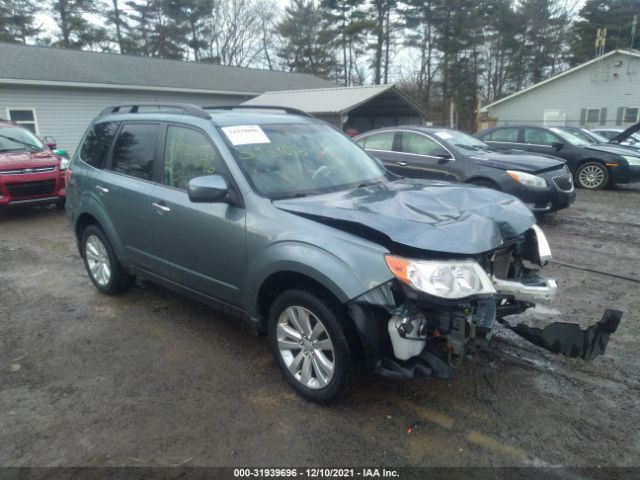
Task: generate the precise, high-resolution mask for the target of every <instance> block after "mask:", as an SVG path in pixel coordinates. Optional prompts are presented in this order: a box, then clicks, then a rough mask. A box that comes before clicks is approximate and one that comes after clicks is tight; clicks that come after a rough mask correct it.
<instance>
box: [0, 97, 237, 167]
mask: <svg viewBox="0 0 640 480" xmlns="http://www.w3.org/2000/svg"><path fill="white" fill-rule="evenodd" d="M248 98H249V97H245V96H240V95H220V94H211V95H208V94H188V93H167V92H141V91H127V90H100V89H91V88H86V89H81V88H73V89H71V88H52V87H40V86H37V87H35V86H34V87H23V86H9V85H1V86H0V118H5V119H6V118H7V109H8V108H19V109H34V110H35V112H36V119H37V126H38V135H39V136H40V137H44V136H52V137H54V138H55V139H56V142H57V144H58V147H59V148H62V149H65V150H67V151H68V152H69V154H71V155H73V154H74V152H75V150H76V148H77V147H78V144H79V142H80V139H81V138H82V135H84V132H85V130H86V129H87V127H88V126H89V124H90V123H91V122H92V121H93V119H95V117H96V116H97V115H98V114H99V113H100V112H101V111H102V110H103V109H104V108H106V107H108V106H110V105H126V104H135V103H163V102H164V103H191V104H194V105H202V106H211V105H238V104H240V103H242V102H243V101H245V100H247V99H248Z"/></svg>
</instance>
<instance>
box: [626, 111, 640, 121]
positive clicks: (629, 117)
mask: <svg viewBox="0 0 640 480" xmlns="http://www.w3.org/2000/svg"><path fill="white" fill-rule="evenodd" d="M637 121H638V109H637V108H625V109H624V123H636V122H637Z"/></svg>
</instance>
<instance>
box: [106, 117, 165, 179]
mask: <svg viewBox="0 0 640 480" xmlns="http://www.w3.org/2000/svg"><path fill="white" fill-rule="evenodd" d="M158 130H159V125H157V124H149V123H131V124H125V125H124V126H123V127H122V130H121V131H120V135H118V139H117V140H116V144H115V147H114V149H113V160H112V162H111V169H112V170H113V171H114V172H119V173H124V174H125V175H131V176H132V177H137V178H140V179H142V180H151V179H152V178H153V159H154V157H155V149H156V139H157V137H158Z"/></svg>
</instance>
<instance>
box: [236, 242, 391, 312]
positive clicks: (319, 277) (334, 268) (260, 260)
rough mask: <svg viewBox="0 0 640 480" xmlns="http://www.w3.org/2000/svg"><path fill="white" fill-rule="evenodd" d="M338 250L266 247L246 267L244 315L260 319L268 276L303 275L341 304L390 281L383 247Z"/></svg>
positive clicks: (299, 244)
mask: <svg viewBox="0 0 640 480" xmlns="http://www.w3.org/2000/svg"><path fill="white" fill-rule="evenodd" d="M341 247H342V248H340V249H336V251H335V252H332V251H329V250H326V249H324V248H321V247H320V246H318V245H314V244H311V243H308V242H304V241H299V240H283V241H278V242H274V243H270V244H269V245H267V246H266V247H265V248H264V249H263V250H262V251H261V252H260V253H258V254H256V255H254V256H253V257H252V259H250V262H249V265H248V269H247V286H246V291H245V305H246V306H247V313H248V314H249V315H251V316H253V317H256V316H258V315H259V306H258V296H259V295H258V292H259V291H260V287H261V286H262V285H263V283H264V282H265V280H266V279H267V278H268V277H269V276H271V275H273V274H275V273H279V272H293V273H298V274H301V275H305V276H307V277H309V278H311V279H313V280H315V281H316V282H318V283H320V284H321V285H323V286H324V287H325V288H327V289H328V290H329V291H330V292H331V293H333V295H335V297H336V298H337V299H338V300H339V301H340V302H342V303H346V302H348V301H349V300H351V299H353V298H355V297H357V296H359V295H362V294H363V293H364V292H367V291H368V290H371V289H372V288H375V287H377V286H378V285H380V284H381V283H385V282H387V281H389V280H390V279H391V278H392V277H393V276H392V274H391V272H390V271H389V269H388V267H387V265H386V263H385V261H384V254H385V253H387V251H386V249H384V248H383V247H380V246H374V247H372V248H368V247H367V245H366V244H363V243H359V242H357V243H356V242H347V241H345V242H341ZM376 247H377V248H376ZM355 265H358V268H355Z"/></svg>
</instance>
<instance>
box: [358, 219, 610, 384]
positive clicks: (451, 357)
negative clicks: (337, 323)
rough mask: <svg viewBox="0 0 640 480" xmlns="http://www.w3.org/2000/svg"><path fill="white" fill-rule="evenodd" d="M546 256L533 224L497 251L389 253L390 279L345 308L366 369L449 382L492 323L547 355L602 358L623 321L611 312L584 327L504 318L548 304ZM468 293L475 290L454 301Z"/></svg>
mask: <svg viewBox="0 0 640 480" xmlns="http://www.w3.org/2000/svg"><path fill="white" fill-rule="evenodd" d="M550 259H551V250H550V248H549V244H548V242H547V239H546V237H545V235H544V233H543V232H542V230H540V228H539V227H538V226H537V225H533V226H532V228H530V229H528V230H527V231H526V232H524V233H523V234H522V235H519V236H517V237H515V238H513V239H511V240H510V241H509V242H508V243H506V244H504V245H502V246H500V247H499V248H497V249H495V250H492V251H490V252H487V253H484V254H480V255H474V256H467V257H465V258H461V259H457V260H451V261H448V260H447V261H442V260H440V261H438V262H434V261H431V260H428V259H416V260H406V259H404V258H401V257H395V256H389V258H388V259H387V263H388V265H389V268H390V269H391V271H392V272H393V273H394V275H395V277H396V278H395V279H393V280H391V281H389V282H387V283H385V284H382V285H380V286H378V287H376V288H374V289H372V290H370V291H368V292H366V293H365V294H363V295H361V296H359V297H358V298H356V299H354V300H352V301H351V302H350V303H349V306H350V309H351V313H352V316H353V318H354V321H355V323H356V326H357V328H358V330H359V333H360V335H361V339H362V340H363V345H364V350H365V352H364V353H365V358H366V360H367V362H368V363H369V367H370V368H372V369H373V370H375V371H376V372H377V373H380V374H381V375H384V376H389V377H400V378H414V377H421V376H432V377H436V378H451V377H452V376H453V371H454V368H455V367H457V366H458V365H460V364H461V362H462V361H463V360H464V359H465V358H471V357H473V354H474V353H475V352H477V351H478V350H479V349H482V348H486V347H487V346H488V345H489V342H490V340H491V337H492V334H493V332H494V329H495V327H496V322H497V323H501V324H502V325H504V326H506V327H507V328H509V329H510V330H512V331H513V332H514V333H516V334H518V335H520V336H521V337H522V338H525V339H526V340H528V341H530V342H531V343H533V344H535V345H537V346H539V347H541V348H545V349H547V350H549V351H551V352H553V353H559V354H562V355H565V356H568V357H578V358H582V359H584V360H591V359H593V358H595V357H596V356H598V355H600V354H602V353H604V351H605V348H606V345H607V342H608V339H609V335H610V334H612V333H614V332H615V331H616V329H617V327H618V324H619V322H620V320H621V318H622V312H619V311H617V310H607V311H606V312H605V313H604V315H603V317H602V319H601V320H600V321H599V322H598V323H596V324H594V325H592V326H591V327H589V328H587V329H586V330H583V329H581V328H580V326H579V325H577V324H571V323H564V322H556V323H552V324H549V325H547V326H546V327H544V328H535V327H530V326H528V325H526V324H517V325H515V326H512V325H511V324H510V323H509V322H508V321H507V320H506V319H505V317H507V316H509V315H517V314H520V313H522V312H524V311H525V310H527V309H529V308H531V307H534V306H535V305H536V304H548V303H549V302H551V301H552V300H553V298H554V297H555V296H556V293H557V285H556V282H555V281H554V280H552V279H547V278H543V277H542V276H540V269H541V267H543V266H544V265H545V264H546V263H547V262H548V261H549V260H550ZM448 262H449V263H448ZM478 270H481V271H478ZM434 278H435V279H436V281H434ZM428 282H432V284H433V285H435V286H433V285H431V284H428ZM441 284H442V285H445V286H446V285H454V287H452V288H451V289H450V290H449V291H446V289H445V287H441V286H440V285H441ZM466 288H468V289H469V291H473V292H474V293H473V294H472V295H468V296H466V297H462V298H456V297H460V296H461V295H464V291H465V289H466ZM434 289H436V290H437V289H440V291H435V290H434ZM447 296H450V297H452V298H447ZM372 319H373V320H372ZM372 322H373V325H372ZM380 352H383V354H382V355H381V354H380Z"/></svg>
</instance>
